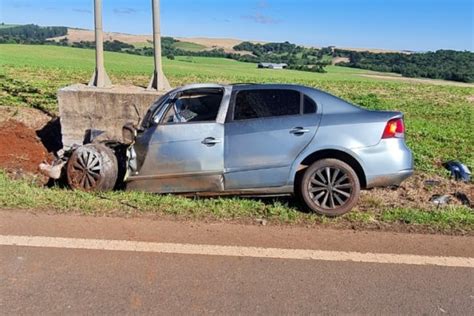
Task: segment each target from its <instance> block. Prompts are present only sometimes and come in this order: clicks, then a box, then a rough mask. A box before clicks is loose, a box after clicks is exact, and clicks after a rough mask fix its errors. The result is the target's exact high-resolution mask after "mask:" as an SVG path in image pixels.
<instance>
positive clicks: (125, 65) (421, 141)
mask: <svg viewBox="0 0 474 316" xmlns="http://www.w3.org/2000/svg"><path fill="white" fill-rule="evenodd" d="M105 57H106V67H107V71H108V73H109V75H110V76H111V78H112V80H113V82H114V83H120V84H136V85H142V86H145V85H146V84H147V83H148V80H149V76H150V74H151V72H152V70H153V60H152V58H150V57H142V56H135V55H127V54H119V53H108V52H107V53H106V54H105ZM93 69H94V51H93V50H87V49H74V48H67V47H57V46H31V45H0V106H17V107H35V108H39V109H42V110H46V111H50V112H53V113H57V101H56V92H57V89H59V88H60V87H64V86H66V85H69V84H73V83H78V82H82V83H87V82H88V80H89V78H90V76H91V74H92V71H93ZM164 70H165V73H166V75H167V76H168V78H169V79H170V81H171V83H172V85H174V86H178V85H183V84H187V83H194V82H221V83H231V82H265V83H269V82H274V83H296V84H303V85H307V86H312V87H316V88H320V89H323V90H326V91H329V92H331V93H333V94H335V95H337V96H340V97H342V98H345V99H347V100H349V101H352V102H354V103H356V104H359V105H360V106H363V107H365V108H369V109H378V110H382V109H385V110H398V111H402V112H404V113H405V116H406V125H407V141H408V144H409V146H410V147H411V148H412V150H413V152H414V154H415V162H416V168H417V169H418V170H421V171H423V172H428V173H438V174H441V175H444V174H445V171H444V170H443V169H442V168H441V167H440V163H441V162H442V161H445V160H448V159H459V160H461V161H463V162H464V163H466V164H467V165H468V166H469V167H471V168H472V167H473V166H474V157H473V152H474V141H473V140H474V135H473V129H472V122H473V121H474V120H473V119H474V106H473V101H472V98H473V97H474V88H473V87H457V86H441V85H431V84H421V83H408V82H401V81H388V80H387V81H384V80H378V79H372V78H367V77H364V76H362V75H364V74H367V73H370V72H368V71H364V70H359V69H351V68H344V67H337V66H330V67H327V70H328V73H327V74H319V73H309V72H299V71H292V70H285V71H279V70H261V69H257V68H256V65H254V64H250V63H241V62H237V61H234V60H228V59H220V58H205V57H176V59H175V60H169V59H167V58H164ZM374 203H375V202H374ZM0 208H21V209H28V208H34V209H44V210H54V211H56V212H78V213H82V214H102V215H103V214H115V215H117V214H124V215H127V214H132V215H134V214H161V215H175V216H176V215H177V216H183V217H186V218H206V219H226V220H227V219H236V220H247V221H248V220H254V219H257V218H265V219H268V220H270V221H275V222H282V223H304V224H308V223H309V224H315V223H317V224H322V225H330V226H331V227H334V226H336V227H337V226H341V227H348V226H352V225H354V226H355V227H366V226H369V227H380V226H382V227H385V226H387V225H389V226H390V225H392V226H396V225H399V224H400V223H401V224H402V225H408V226H410V227H421V228H426V229H430V230H436V231H447V232H468V233H472V232H473V231H474V229H473V228H474V213H473V212H472V211H471V210H470V209H468V208H465V207H447V208H442V209H441V210H436V209H407V208H386V207H384V206H383V204H380V203H378V202H377V203H375V204H374V206H373V207H370V208H369V210H368V211H363V210H359V209H356V210H355V211H353V212H351V213H349V214H347V215H346V216H343V217H341V218H338V219H327V218H324V217H319V216H315V215H311V214H305V213H302V212H300V211H299V210H298V208H297V206H294V205H293V204H292V203H291V201H288V200H271V199H270V200H255V199H239V198H216V199H189V198H184V197H178V196H161V195H152V194H146V193H138V192H111V193H103V194H88V193H83V192H72V191H68V190H63V189H59V188H52V189H44V188H42V187H39V186H37V185H35V184H34V183H33V182H31V181H26V180H20V181H13V180H10V179H9V178H8V177H7V176H6V175H5V173H3V172H1V171H0Z"/></svg>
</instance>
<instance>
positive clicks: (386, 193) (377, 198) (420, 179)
mask: <svg viewBox="0 0 474 316" xmlns="http://www.w3.org/2000/svg"><path fill="white" fill-rule="evenodd" d="M456 192H461V193H464V194H465V195H466V196H467V197H468V198H469V200H470V201H471V203H473V202H474V186H473V185H472V184H471V183H464V182H457V181H454V180H449V179H445V178H443V177H440V176H429V175H426V174H415V175H414V176H412V177H411V178H409V179H408V180H406V181H405V182H403V183H402V185H401V186H400V187H399V188H398V189H393V190H392V189H373V190H370V191H363V192H362V196H361V201H360V203H359V209H363V210H369V209H374V208H375V209H377V208H392V207H400V208H402V207H403V208H410V207H413V208H418V209H419V208H421V209H431V208H435V207H437V206H435V205H434V204H433V203H432V202H431V201H430V199H431V198H432V197H433V196H434V195H451V199H450V201H449V205H462V203H461V202H460V201H459V200H458V199H457V198H456V197H454V194H455V193H456ZM440 207H442V206H440Z"/></svg>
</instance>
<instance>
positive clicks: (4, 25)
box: [0, 24, 16, 29]
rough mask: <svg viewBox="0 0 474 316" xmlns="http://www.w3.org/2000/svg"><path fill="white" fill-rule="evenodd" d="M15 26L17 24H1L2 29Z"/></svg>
mask: <svg viewBox="0 0 474 316" xmlns="http://www.w3.org/2000/svg"><path fill="white" fill-rule="evenodd" d="M14 26H16V24H0V29H7V28H10V27H14Z"/></svg>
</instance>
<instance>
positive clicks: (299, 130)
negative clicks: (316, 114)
mask: <svg viewBox="0 0 474 316" xmlns="http://www.w3.org/2000/svg"><path fill="white" fill-rule="evenodd" d="M309 132H310V130H309V129H305V128H304V127H295V128H293V129H292V130H290V133H291V134H294V135H303V134H306V133H309Z"/></svg>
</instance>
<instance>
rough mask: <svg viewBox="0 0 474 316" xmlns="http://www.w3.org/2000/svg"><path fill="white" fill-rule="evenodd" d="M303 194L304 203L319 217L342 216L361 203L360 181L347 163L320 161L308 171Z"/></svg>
mask: <svg viewBox="0 0 474 316" xmlns="http://www.w3.org/2000/svg"><path fill="white" fill-rule="evenodd" d="M300 195H301V197H302V198H303V201H304V202H305V204H306V205H307V206H308V207H309V208H310V209H311V210H312V211H314V212H316V213H318V214H321V215H326V216H331V217H333V216H339V215H343V214H345V213H347V212H349V211H350V210H351V209H352V208H353V207H354V206H355V205H356V203H357V201H358V200H359V195H360V182H359V178H358V177H357V174H356V173H355V171H354V170H353V169H352V168H351V167H350V166H349V165H348V164H346V163H345V162H342V161H340V160H337V159H323V160H319V161H316V162H315V163H313V164H312V165H311V166H310V167H309V168H308V169H306V171H305V173H304V175H303V178H302V179H301V184H300Z"/></svg>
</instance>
